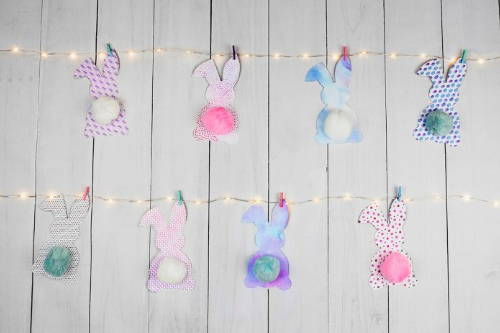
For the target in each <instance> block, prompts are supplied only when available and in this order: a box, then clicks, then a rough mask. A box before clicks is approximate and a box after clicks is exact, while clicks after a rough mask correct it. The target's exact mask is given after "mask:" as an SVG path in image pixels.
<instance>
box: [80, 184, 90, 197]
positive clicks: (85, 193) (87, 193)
mask: <svg viewBox="0 0 500 333" xmlns="http://www.w3.org/2000/svg"><path fill="white" fill-rule="evenodd" d="M89 191H90V187H89V186H86V187H85V192H83V196H82V200H87V196H88V195H89Z"/></svg>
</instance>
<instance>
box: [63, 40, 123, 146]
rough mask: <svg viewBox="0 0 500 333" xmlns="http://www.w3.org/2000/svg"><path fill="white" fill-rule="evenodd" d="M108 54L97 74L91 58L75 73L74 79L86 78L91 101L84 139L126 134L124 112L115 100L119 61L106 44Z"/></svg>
mask: <svg viewBox="0 0 500 333" xmlns="http://www.w3.org/2000/svg"><path fill="white" fill-rule="evenodd" d="M107 47H108V54H107V56H106V59H104V65H103V67H102V71H100V70H99V69H98V68H97V66H96V65H95V64H94V61H93V60H92V59H90V58H88V59H85V60H84V61H83V62H82V63H81V64H80V66H78V68H77V69H76V70H75V72H74V74H73V76H74V77H75V78H87V79H89V81H90V95H91V96H92V97H93V98H94V101H93V102H92V107H91V109H90V110H89V111H88V112H87V125H86V126H85V130H84V135H85V136H86V137H95V136H97V135H105V136H107V135H113V134H123V135H125V134H127V133H128V126H127V122H126V119H125V108H124V107H123V104H122V103H121V102H120V101H119V100H118V84H117V83H116V78H117V76H118V72H119V70H120V59H119V58H118V54H117V53H116V51H115V50H113V49H111V46H110V45H109V44H108V45H107Z"/></svg>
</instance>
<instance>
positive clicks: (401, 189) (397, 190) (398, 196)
mask: <svg viewBox="0 0 500 333" xmlns="http://www.w3.org/2000/svg"><path fill="white" fill-rule="evenodd" d="M402 193H403V186H401V185H398V186H397V187H396V199H398V200H401V194H402Z"/></svg>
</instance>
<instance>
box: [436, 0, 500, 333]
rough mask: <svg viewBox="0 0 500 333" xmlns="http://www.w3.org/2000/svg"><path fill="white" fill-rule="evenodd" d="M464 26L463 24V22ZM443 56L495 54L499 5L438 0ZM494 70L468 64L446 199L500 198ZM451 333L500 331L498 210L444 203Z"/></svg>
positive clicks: (499, 83) (499, 48)
mask: <svg viewBox="0 0 500 333" xmlns="http://www.w3.org/2000/svg"><path fill="white" fill-rule="evenodd" d="M464 22H466V24H464ZM443 31H444V33H443V40H444V53H445V56H446V57H450V58H451V57H456V56H457V54H458V53H459V52H460V51H461V49H462V48H467V49H469V50H470V52H471V56H474V54H481V55H491V54H498V53H499V52H500V33H499V10H498V2H497V1H470V0H467V1H466V0H461V1H443ZM499 87H500V68H499V67H498V64H495V65H493V63H491V66H490V64H488V65H481V64H478V63H475V62H469V68H468V71H467V76H466V77H465V80H464V82H463V84H462V87H461V89H460V94H461V95H460V101H459V102H458V104H457V106H456V109H457V111H458V112H459V114H460V117H461V121H462V140H463V141H462V143H461V145H460V146H459V147H456V148H448V149H447V171H448V173H447V175H448V193H464V192H465V191H470V192H471V194H476V193H477V194H479V193H481V196H485V197H487V198H495V197H498V195H500V193H499V191H500V186H499V185H500V183H499V181H498V177H497V170H498V169H499V167H500V157H499V156H498V154H495V153H492V152H494V151H495V150H496V149H497V142H499V140H500V133H499V131H498V128H497V124H498V123H499V121H500V114H499V113H498V95H497V91H498V90H499ZM448 216H449V255H450V329H451V331H452V332H470V331H477V332H488V333H489V332H495V331H497V330H498V326H499V325H500V317H499V316H498V308H499V305H500V299H499V298H498V296H497V295H499V294H500V283H499V282H500V274H499V272H500V252H499V251H498V244H499V243H498V239H499V238H498V235H500V224H499V223H498V212H497V211H496V210H495V209H492V207H491V206H489V205H481V204H478V203H474V204H473V205H471V204H469V203H466V202H465V203H464V202H457V201H456V200H450V201H449V203H448Z"/></svg>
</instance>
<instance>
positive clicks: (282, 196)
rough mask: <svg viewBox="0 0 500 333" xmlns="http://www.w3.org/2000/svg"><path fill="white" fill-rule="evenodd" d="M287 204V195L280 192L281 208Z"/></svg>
mask: <svg viewBox="0 0 500 333" xmlns="http://www.w3.org/2000/svg"><path fill="white" fill-rule="evenodd" d="M284 203H285V195H284V194H283V192H280V207H283V204H284Z"/></svg>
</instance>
